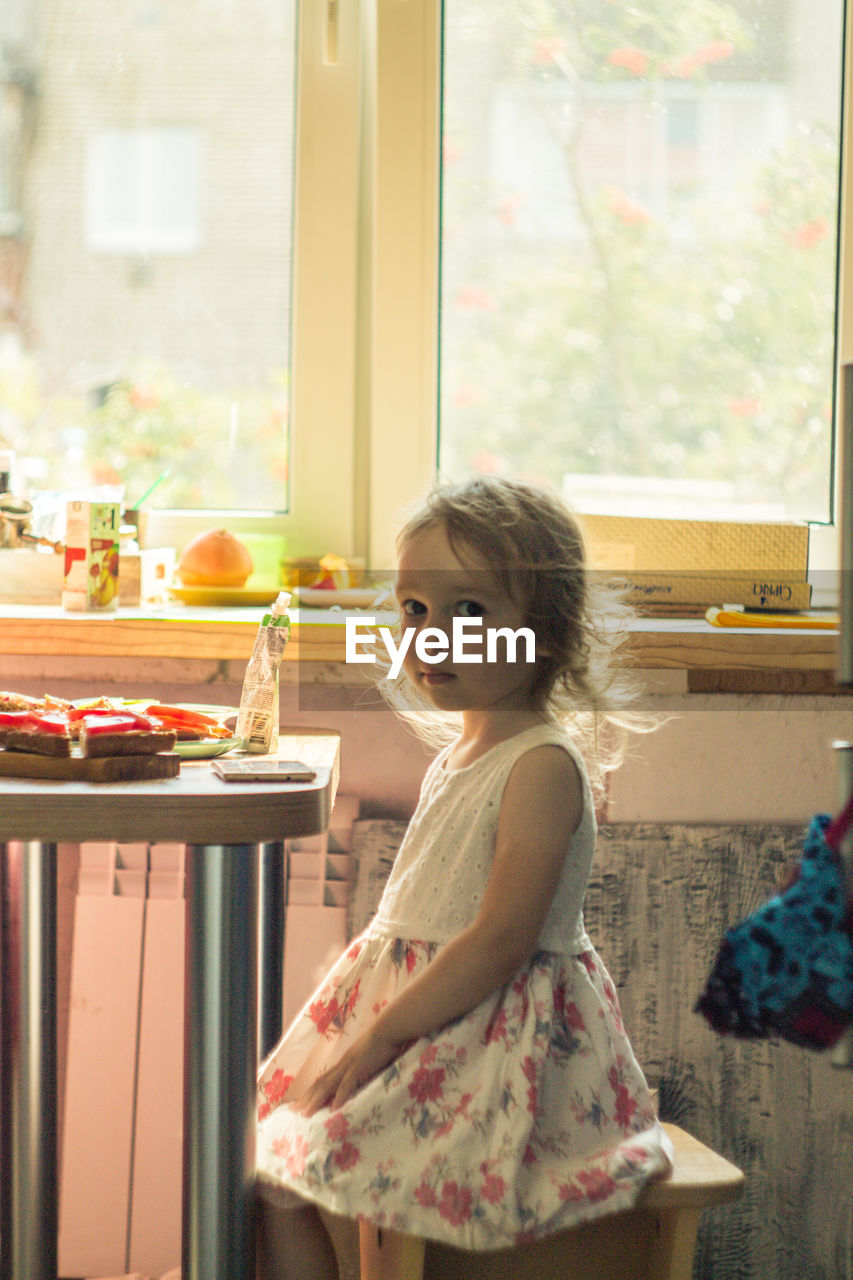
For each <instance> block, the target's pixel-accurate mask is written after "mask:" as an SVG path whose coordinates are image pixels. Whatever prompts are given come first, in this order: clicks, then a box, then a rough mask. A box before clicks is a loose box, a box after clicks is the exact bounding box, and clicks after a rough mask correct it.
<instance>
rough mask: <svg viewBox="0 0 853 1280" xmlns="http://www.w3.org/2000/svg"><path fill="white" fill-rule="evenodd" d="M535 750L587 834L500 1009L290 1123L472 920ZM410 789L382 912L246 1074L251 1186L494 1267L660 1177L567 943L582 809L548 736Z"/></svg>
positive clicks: (582, 941)
mask: <svg viewBox="0 0 853 1280" xmlns="http://www.w3.org/2000/svg"><path fill="white" fill-rule="evenodd" d="M545 743H556V744H558V745H560V746H563V747H564V748H565V749H566V750H567V751H569V753H570V754H571V755H572V758H573V759H574V760H575V762H576V763H577V764H578V767H579V768H580V769H581V773H582V777H583V780H584V793H585V804H584V815H583V818H582V821H581V823H580V826H579V827H578V829H577V831H576V832H575V834H574V836H573V837H572V840H571V842H570V846H569V849H568V850H567V856H566V863H565V867H564V872H563V876H562V879H561V881H560V885H559V887H558V889H557V893H556V895H555V898H554V901H553V903H552V906H551V909H550V911H549V913H548V917H547V919H546V922H545V925H544V927H543V930H542V934H541V936H540V940H539V942H540V945H539V949H538V950H537V951H536V952H535V954H534V955H533V956H532V957H531V959H530V960H529V961H528V962H527V963H526V964H525V965H523V966H522V968H521V969H520V970H519V971H518V973H517V974H516V975H515V977H514V978H513V980H512V981H511V982H509V983H508V984H507V985H506V986H505V987H503V988H502V989H501V990H500V991H497V992H494V993H493V994H492V995H490V996H488V997H487V998H486V999H485V1000H483V1001H482V1002H481V1003H480V1004H478V1005H477V1006H476V1007H475V1008H474V1009H472V1010H471V1012H470V1013H468V1014H466V1015H465V1016H464V1017H462V1018H459V1019H457V1020H456V1021H454V1022H452V1023H449V1024H448V1025H447V1026H445V1027H442V1028H441V1029H439V1030H437V1031H434V1032H432V1033H431V1034H430V1035H427V1036H423V1037H421V1038H420V1039H419V1040H416V1041H414V1042H413V1043H412V1044H410V1045H409V1046H408V1047H407V1048H406V1049H405V1051H404V1052H403V1053H402V1054H401V1055H400V1057H399V1058H397V1059H396V1060H395V1061H394V1062H393V1063H391V1064H390V1065H389V1066H388V1067H387V1068H386V1069H385V1070H384V1071H383V1072H382V1073H381V1074H379V1075H377V1076H376V1077H374V1079H373V1080H371V1081H370V1082H369V1083H368V1084H367V1085H365V1086H364V1088H362V1089H361V1090H360V1091H359V1092H358V1093H357V1094H356V1095H355V1096H354V1097H353V1098H351V1099H350V1100H349V1101H348V1102H347V1103H346V1104H345V1105H344V1106H343V1107H341V1108H340V1109H339V1110H338V1111H334V1112H332V1111H329V1109H328V1108H326V1109H323V1110H322V1111H319V1112H317V1114H316V1115H314V1116H311V1117H305V1116H301V1115H299V1114H297V1113H296V1112H294V1111H293V1110H292V1109H291V1108H290V1107H289V1106H288V1105H287V1103H288V1099H289V1098H295V1097H298V1096H299V1094H300V1093H301V1092H302V1090H303V1089H304V1088H306V1087H307V1086H308V1085H309V1084H310V1083H311V1082H312V1081H313V1080H314V1078H315V1077H316V1075H317V1074H318V1073H319V1072H320V1071H321V1070H323V1069H325V1068H326V1067H327V1066H329V1065H330V1064H331V1063H332V1062H334V1061H335V1060H336V1059H337V1058H338V1057H339V1056H340V1055H341V1053H343V1051H344V1050H345V1049H346V1048H347V1046H348V1045H349V1044H351V1043H352V1041H353V1040H354V1039H356V1038H357V1037H358V1035H359V1034H360V1033H361V1031H362V1030H363V1029H364V1028H365V1027H366V1026H367V1025H369V1023H370V1022H371V1020H372V1019H373V1018H374V1017H375V1015H376V1013H377V1012H378V1011H379V1010H380V1009H381V1008H382V1007H383V1006H384V1005H385V1004H386V1003H388V1002H389V1001H391V1000H393V999H394V998H395V996H396V995H397V994H398V993H399V992H400V991H402V990H403V988H404V987H405V986H406V985H407V984H408V983H410V982H411V981H412V980H413V978H415V977H417V975H418V974H419V973H421V972H422V970H423V969H424V968H425V967H426V966H427V965H428V964H429V963H430V961H431V960H432V958H433V957H434V956H435V955H436V953H437V952H438V950H439V949H440V948H441V947H442V946H443V945H444V944H445V943H446V942H447V941H448V940H449V939H450V938H451V937H454V936H455V935H456V934H457V933H458V932H459V931H460V929H461V928H464V927H465V925H466V924H467V923H468V922H469V920H472V919H473V918H474V917H475V916H476V913H477V909H478V907H479V903H480V900H481V898H482V894H483V891H484V889H485V885H486V881H487V879H488V873H489V867H490V858H491V855H492V853H493V850H494V836H495V831H496V827H497V814H498V811H499V808H500V797H501V794H502V792H503V787H504V786H505V784H506V780H507V778H508V776H509V773H510V771H511V769H512V766H513V765H514V764H515V762H516V760H517V759H518V758H519V756H520V755H522V754H523V753H524V752H525V751H527V750H530V749H531V748H533V747H535V746H539V745H542V744H545ZM448 755H449V748H448V749H446V750H445V751H443V752H442V753H441V754H440V755H439V756H438V757H437V758H436V759H435V760H434V761H433V763H432V765H431V766H430V768H429V770H428V771H427V774H426V777H425V778H424V783H423V787H422V791H421V798H420V801H419V803H418V807H417V810H416V812H415V815H414V817H413V818H412V822H411V824H410V826H409V829H408V831H407V833H406V837H405V840H404V842H403V845H402V846H401V849H400V852H399V854H398V856H397V859H396V861H395V864H394V868H393V870H392V872H391V876H390V877H389V880H388V884H387V886H386V889H385V893H384V895H383V898H382V903H381V904H380V908H379V911H378V913H377V915H376V917H375V919H374V921H373V922H372V924H371V925H370V926H369V927H368V929H367V930H365V932H364V933H363V934H362V935H361V936H360V937H358V938H357V939H355V941H354V942H353V943H352V944H351V946H350V947H349V948H348V949H347V950H346V951H345V953H344V954H343V955H342V956H341V957H340V959H339V960H338V962H337V964H336V965H335V966H334V967H333V969H332V971H331V972H330V973H329V974H328V976H327V978H326V979H325V981H324V982H323V984H322V985H321V987H320V988H319V989H318V990H317V992H316V993H315V995H314V996H313V997H312V998H311V999H310V1000H309V1001H308V1003H307V1004H306V1006H305V1008H304V1009H303V1010H302V1012H301V1013H300V1014H299V1016H298V1017H297V1018H296V1020H295V1021H294V1022H293V1024H292V1025H291V1027H290V1028H289V1030H288V1031H287V1032H286V1034H285V1035H284V1037H283V1039H282V1040H281V1041H280V1042H279V1044H278V1045H277V1047H276V1048H275V1049H274V1050H273V1052H272V1054H271V1055H270V1057H269V1058H268V1059H267V1061H266V1062H265V1063H264V1064H263V1065H262V1068H261V1072H260V1077H259V1085H260V1088H259V1111H258V1119H259V1124H258V1180H259V1188H260V1193H261V1194H262V1195H263V1196H264V1198H265V1199H267V1200H270V1201H272V1202H273V1203H275V1202H277V1201H278V1202H280V1203H282V1204H288V1203H293V1195H294V1193H295V1194H296V1196H298V1197H301V1198H302V1199H307V1200H310V1201H314V1202H315V1203H317V1204H320V1205H322V1206H324V1207H326V1208H327V1209H329V1210H331V1211H332V1212H334V1213H339V1214H343V1215H345V1216H349V1217H364V1218H367V1219H369V1220H370V1221H372V1222H374V1223H376V1224H377V1225H379V1226H384V1227H388V1228H392V1229H394V1230H397V1231H403V1232H407V1233H409V1234H412V1235H418V1236H424V1237H426V1238H427V1239H432V1240H440V1241H444V1242H447V1243H449V1244H453V1245H456V1246H457V1247H460V1248H464V1249H476V1250H488V1249H498V1248H505V1247H507V1246H509V1245H514V1244H518V1243H521V1242H523V1241H525V1240H531V1239H535V1238H538V1237H541V1236H545V1235H548V1234H550V1233H553V1232H555V1231H559V1230H562V1229H564V1228H566V1227H570V1226H573V1225H575V1224H577V1223H580V1222H583V1221H589V1220H591V1219H593V1218H596V1217H599V1216H600V1215H602V1214H605V1213H613V1212H616V1211H618V1210H621V1209H624V1208H627V1207H628V1206H629V1205H630V1204H632V1203H633V1201H634V1200H635V1199H636V1197H637V1195H638V1194H639V1192H640V1190H641V1188H642V1187H643V1186H644V1185H645V1183H646V1182H648V1181H649V1180H650V1179H651V1178H653V1177H656V1176H659V1175H661V1174H663V1173H665V1172H666V1171H667V1169H668V1167H669V1158H668V1143H667V1139H666V1137H665V1135H664V1134H663V1131H662V1130H661V1128H660V1125H659V1124H658V1122H657V1119H656V1117H655V1112H654V1107H653V1104H652V1100H651V1098H650V1095H649V1091H648V1088H647V1086H646V1082H645V1079H644V1077H643V1074H642V1071H641V1070H640V1068H639V1066H638V1065H637V1062H636V1060H635V1058H634V1055H633V1052H632V1050H631V1047H630V1044H629V1042H628V1039H627V1036H626V1034H625V1028H624V1026H623V1024H622V1018H621V1014H620V1011H619V1003H618V999H617V996H616V992H615V989H614V987H613V983H612V981H611V979H610V977H609V976H608V974H607V971H606V970H605V968H604V965H603V964H602V962H601V960H600V959H599V957H598V955H597V954H596V952H595V951H594V949H593V948H592V946H591V944H590V942H589V939H588V938H587V936H586V933H585V932H584V928H583V919H582V914H581V912H582V903H583V893H584V889H585V886H586V881H587V878H588V876H589V869H590V864H591V860H592V854H593V851H594V844H595V818H594V813H593V806H592V797H591V795H590V792H589V784H588V782H587V780H586V772H585V770H584V769H583V764H582V761H581V759H580V757H579V755H578V753H577V750H576V749H575V747H574V746H573V744H572V742H571V739H570V738H569V736H568V734H567V733H566V731H565V730H564V729H562V728H561V727H560V726H558V725H554V724H547V725H537V726H535V727H534V728H533V729H528V730H526V731H525V732H523V733H520V734H518V735H517V736H516V737H514V738H511V739H509V740H507V741H506V742H503V743H500V744H499V745H498V746H496V747H494V748H492V750H491V751H489V752H487V753H486V754H485V755H483V756H481V757H480V759H479V760H477V761H475V762H474V764H472V765H470V766H468V767H467V768H465V769H459V770H455V771H450V770H448V769H447V768H446V761H447V757H448Z"/></svg>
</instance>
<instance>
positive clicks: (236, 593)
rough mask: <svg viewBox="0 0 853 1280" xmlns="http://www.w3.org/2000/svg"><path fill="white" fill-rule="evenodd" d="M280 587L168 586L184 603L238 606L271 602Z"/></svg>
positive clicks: (173, 594) (172, 593) (171, 594)
mask: <svg viewBox="0 0 853 1280" xmlns="http://www.w3.org/2000/svg"><path fill="white" fill-rule="evenodd" d="M280 590H281V588H280V587H180V586H177V585H175V586H171V587H169V595H170V596H174V597H175V598H176V599H177V600H182V601H183V602H184V604H197V605H201V606H202V608H207V607H208V606H209V605H219V606H223V607H239V606H240V605H243V606H249V605H261V604H272V602H273V600H275V598H276V596H277V595H278V593H279V591H280Z"/></svg>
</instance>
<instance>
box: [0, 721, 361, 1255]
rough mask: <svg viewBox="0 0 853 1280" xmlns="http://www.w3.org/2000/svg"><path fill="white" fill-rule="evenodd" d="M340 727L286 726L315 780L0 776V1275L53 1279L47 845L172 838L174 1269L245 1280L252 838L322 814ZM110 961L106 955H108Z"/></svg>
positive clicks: (51, 920) (193, 771)
mask: <svg viewBox="0 0 853 1280" xmlns="http://www.w3.org/2000/svg"><path fill="white" fill-rule="evenodd" d="M339 750H340V741H339V737H338V735H337V734H335V733H330V732H325V731H324V732H316V733H312V732H310V731H309V732H304V731H303V732H299V733H294V734H292V735H282V737H280V739H279V747H278V754H279V756H280V757H282V758H286V759H298V760H304V761H305V762H306V763H308V764H311V765H312V766H313V767H314V768H315V769H316V770H317V777H316V779H315V780H314V781H313V782H310V783H273V784H271V783H239V784H235V783H224V782H222V781H221V780H220V779H219V778H218V777H217V776H216V775H215V774H214V773H213V770H212V768H211V766H210V764H209V762H207V761H185V762H184V763H183V764H182V765H181V771H180V775H179V776H178V777H177V778H168V779H163V780H160V781H155V782H120V783H101V784H92V783H81V782H53V781H50V782H48V781H35V780H29V779H27V780H25V779H11V778H0V881H1V882H2V883H0V889H2V910H0V937H2V949H0V1046H2V1047H1V1048H0V1171H2V1173H0V1276H2V1280H56V1275H57V1221H58V1211H57V1201H58V1195H57V1176H56V1174H57V1144H56V862H55V857H56V844H57V842H58V841H60V840H62V841H66V840H67V841H72V842H79V841H83V840H116V841H121V842H131V841H138V840H144V841H147V842H155V841H180V842H182V843H184V844H187V845H189V846H190V856H189V857H188V860H187V951H186V955H187V959H186V974H185V979H186V1012H185V1025H184V1059H185V1066H184V1081H185V1089H184V1166H183V1168H184V1175H183V1182H184V1191H183V1248H182V1254H183V1256H182V1273H183V1280H254V1276H255V1270H254V1266H255V1262H254V1232H253V1225H252V1202H253V1189H254V1164H255V1089H256V1072H257V952H258V947H257V938H258V932H257V914H258V913H257V907H258V883H259V881H258V865H259V857H258V852H259V849H260V848H261V847H262V846H263V845H265V844H266V843H268V842H281V841H283V840H285V839H287V838H288V837H290V836H296V835H312V834H316V833H318V832H320V831H322V830H324V829H325V828H326V826H327V825H328V821H329V814H330V812H331V808H332V804H333V802H334V796H335V791H336V788H337V781H338V767H339ZM105 963H108V958H106V957H105Z"/></svg>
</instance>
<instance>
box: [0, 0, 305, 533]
mask: <svg viewBox="0 0 853 1280" xmlns="http://www.w3.org/2000/svg"><path fill="white" fill-rule="evenodd" d="M27 7H28V8H32V6H27ZM19 12H20V11H19V8H18V6H16V5H13V6H11V8H9V6H4V7H2V9H0V47H4V48H12V47H13V46H14V48H15V49H16V51H17V52H16V56H17V57H18V58H19V59H20V61H21V63H22V64H23V65H25V66H27V67H32V68H33V69H34V71H33V73H32V75H33V85H32V88H33V90H34V94H35V97H36V99H37V101H38V110H37V112H35V113H33V115H32V118H31V120H30V122H29V127H28V128H26V129H24V130H21V131H19V135H18V136H19V141H20V148H19V151H20V154H19V156H18V162H19V163H18V169H19V174H20V186H21V192H22V198H21V211H22V227H21V228H20V229H19V235H18V238H17V243H18V244H20V245H23V244H26V246H27V253H26V256H25V258H24V259H23V265H22V270H21V272H20V274H19V276H18V277H17V278H11V277H9V276H7V277H6V279H4V284H6V282H7V280H9V281H10V283H11V286H12V287H13V288H14V290H15V297H14V299H13V302H14V308H13V310H14V317H15V319H14V326H15V330H16V337H17V344H16V345H17V350H18V358H17V360H16V361H14V362H11V361H6V362H5V363H4V366H3V369H2V375H0V376H2V381H3V391H4V396H3V399H4V408H5V412H4V414H3V420H2V424H0V435H2V437H3V441H2V443H3V444H4V445H5V446H7V447H11V448H12V449H14V450H15V453H16V456H17V463H18V466H17V473H18V477H19V479H20V480H21V481H22V482H23V483H24V484H25V485H26V486H27V487H28V489H29V492H30V496H32V497H33V498H34V499H37V500H38V502H39V503H40V504H41V507H43V508H44V509H45V510H46V511H47V512H48V514H49V511H50V505H51V503H53V502H54V501H55V499H54V497H53V496H52V495H54V494H56V493H58V492H61V491H67V490H68V489H69V488H72V487H73V488H76V489H80V488H88V489H90V488H92V487H101V489H102V490H104V489H108V490H111V491H112V492H120V491H123V494H124V498H125V500H126V501H127V502H128V503H133V502H135V501H136V500H137V499H139V498H140V497H142V495H143V494H144V493H145V492H146V491H149V490H151V487H152V485H155V486H156V488H155V489H154V490H153V491H152V492H151V497H150V503H151V505H152V506H153V507H154V508H176V509H181V508H183V509H191V508H200V509H204V510H207V511H215V510H217V509H218V510H222V509H233V508H244V509H248V510H250V511H256V512H266V513H270V512H276V511H277V512H284V511H286V510H287V509H288V507H289V506H290V505H291V504H290V501H289V473H288V465H289V427H290V418H289V413H290V395H291V388H290V309H291V277H292V271H291V265H292V237H293V213H292V209H293V150H294V130H295V125H294V118H295V78H294V67H295V53H296V5H295V0H246V2H245V3H243V4H241V5H234V4H230V3H219V0H187V2H186V3H182V4H179V5H174V4H168V3H164V2H162V0H132V2H130V3H126V4H124V3H123V4H118V5H117V4H115V3H113V0H91V2H90V3H87V4H85V5H80V4H79V3H77V0H44V2H43V3H40V4H39V6H37V11H36V10H34V12H33V14H32V18H31V21H29V22H28V23H26V24H23V25H20V24H17V23H16V14H18V13H19ZM0 124H2V118H0ZM0 136H4V135H0ZM0 155H2V146H0ZM3 172H4V170H3V165H2V164H0V182H2V180H3ZM0 233H2V228H0ZM41 507H40V508H39V511H41ZM205 518H206V520H207V523H208V524H209V523H210V520H211V517H210V516H209V515H208V516H206V517H205ZM45 532H47V530H45Z"/></svg>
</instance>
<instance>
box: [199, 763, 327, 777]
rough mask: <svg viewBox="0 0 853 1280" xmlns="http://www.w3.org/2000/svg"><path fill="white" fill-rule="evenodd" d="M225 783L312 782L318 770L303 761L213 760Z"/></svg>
mask: <svg viewBox="0 0 853 1280" xmlns="http://www.w3.org/2000/svg"><path fill="white" fill-rule="evenodd" d="M211 763H212V765H213V767H214V769H215V770H216V772H217V773H218V774H219V776H220V778H222V779H223V781H225V782H312V781H313V780H314V778H316V776H317V770H316V769H312V768H311V767H310V766H309V765H307V764H303V763H302V761H301V760H213V761H211Z"/></svg>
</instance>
